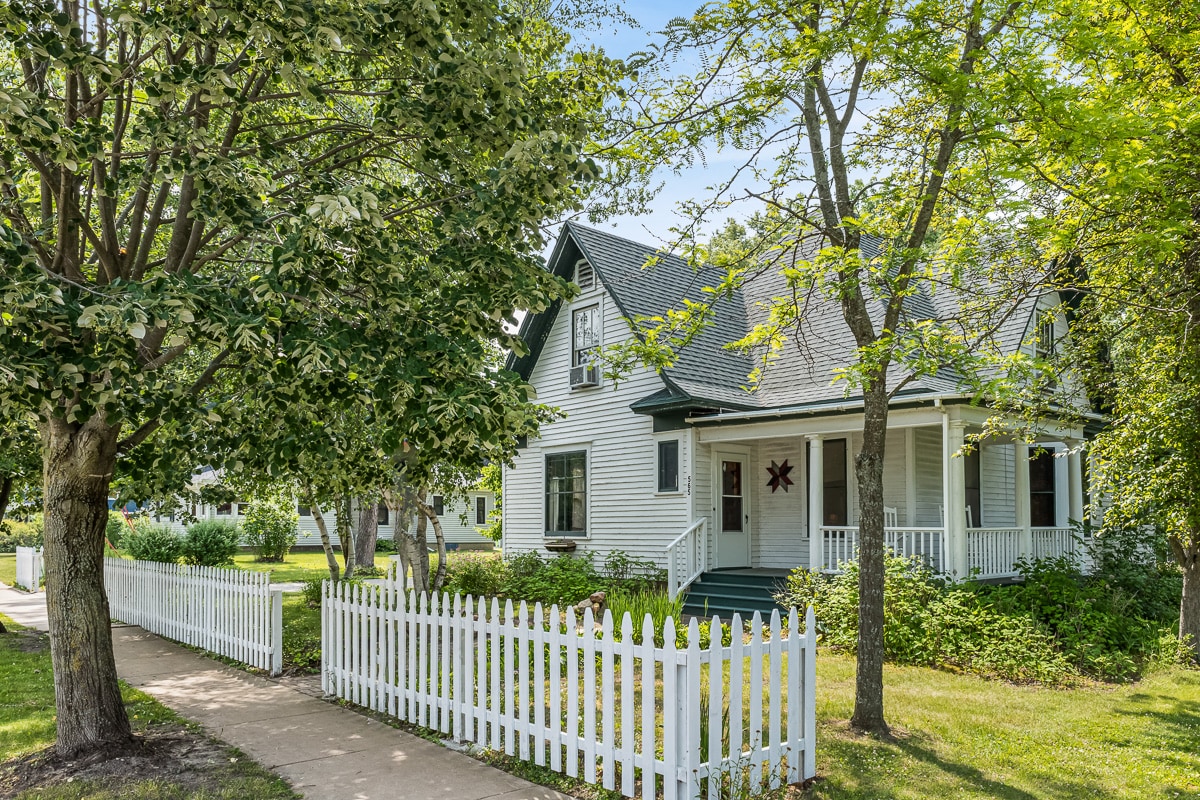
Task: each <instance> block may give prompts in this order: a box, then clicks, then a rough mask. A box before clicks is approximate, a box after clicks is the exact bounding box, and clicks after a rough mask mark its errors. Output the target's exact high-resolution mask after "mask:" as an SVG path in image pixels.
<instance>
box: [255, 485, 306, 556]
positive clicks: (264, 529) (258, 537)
mask: <svg viewBox="0 0 1200 800" xmlns="http://www.w3.org/2000/svg"><path fill="white" fill-rule="evenodd" d="M298 520H299V516H298V515H297V514H296V509H295V506H293V505H291V504H288V505H287V506H283V505H281V504H279V503H275V502H272V501H267V500H255V501H254V502H252V503H250V507H249V508H248V509H246V519H245V520H244V521H243V522H242V535H243V536H244V537H245V539H246V543H247V544H248V545H250V546H251V547H253V548H254V551H255V555H256V556H257V560H258V561H270V562H279V561H283V560H284V559H285V558H287V554H288V552H289V551H291V549H292V547H293V546H294V545H295V544H296V536H297V532H296V522H297V521H298Z"/></svg>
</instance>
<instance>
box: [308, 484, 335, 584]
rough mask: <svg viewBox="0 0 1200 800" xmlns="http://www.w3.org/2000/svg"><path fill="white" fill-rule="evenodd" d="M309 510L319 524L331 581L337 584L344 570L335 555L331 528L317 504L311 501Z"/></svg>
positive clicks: (318, 527)
mask: <svg viewBox="0 0 1200 800" xmlns="http://www.w3.org/2000/svg"><path fill="white" fill-rule="evenodd" d="M308 510H309V511H311V512H312V516H313V522H315V523H317V531H318V532H319V533H320V534H321V549H322V550H324V551H325V563H327V564H328V565H329V580H331V581H333V582H334V583H337V582H338V581H339V580H340V579H341V575H342V568H341V565H339V564H338V560H337V556H336V555H334V553H333V541H332V540H331V539H330V538H329V526H328V525H326V524H325V515H324V514H322V513H321V509H320V508H318V507H317V504H316V503H313V502H311V501H310V502H309V504H308Z"/></svg>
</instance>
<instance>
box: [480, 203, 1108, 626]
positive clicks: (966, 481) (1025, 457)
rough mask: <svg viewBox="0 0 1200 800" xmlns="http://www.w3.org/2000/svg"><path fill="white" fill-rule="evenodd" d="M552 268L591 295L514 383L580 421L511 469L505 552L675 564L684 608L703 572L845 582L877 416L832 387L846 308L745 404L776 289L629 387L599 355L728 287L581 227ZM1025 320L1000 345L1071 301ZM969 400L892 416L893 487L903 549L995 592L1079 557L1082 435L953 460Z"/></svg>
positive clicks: (549, 320) (891, 527) (895, 543)
mask: <svg viewBox="0 0 1200 800" xmlns="http://www.w3.org/2000/svg"><path fill="white" fill-rule="evenodd" d="M651 257H654V259H655V263H654V264H653V266H651V267H649V268H645V269H643V265H645V264H646V263H647V260H648V259H650V258H651ZM548 268H549V269H551V270H552V271H553V272H554V273H555V274H557V275H560V276H563V277H566V278H569V279H572V280H573V281H574V282H575V283H577V284H578V285H579V286H580V287H581V289H582V291H581V293H580V294H579V296H578V297H577V298H575V299H574V300H573V301H571V302H570V303H559V304H555V305H554V306H552V307H551V308H549V309H547V310H546V311H544V312H542V313H539V314H533V315H530V316H529V317H527V318H526V319H525V321H524V323H523V325H522V327H521V331H520V334H521V336H522V337H523V338H524V340H525V341H526V343H527V344H528V346H529V348H530V353H529V354H528V355H527V356H525V357H520V358H518V357H513V358H510V360H509V367H510V368H511V369H514V370H516V371H517V372H519V373H520V374H521V375H522V376H523V377H525V378H526V379H527V380H528V381H529V382H530V383H531V384H532V385H533V387H534V388H535V389H536V391H537V396H538V400H539V401H540V402H543V403H547V404H549V405H552V406H556V407H558V408H559V409H561V410H562V411H563V412H564V414H565V416H564V418H562V419H560V420H556V421H554V422H552V423H550V424H548V425H545V426H543V429H542V434H541V437H540V438H539V439H536V440H530V441H528V442H527V443H525V446H524V447H523V448H522V449H521V450H520V451H519V455H518V457H517V458H516V461H515V463H514V465H513V466H512V467H511V468H508V469H506V470H505V473H504V489H503V527H504V543H503V544H504V549H505V552H506V553H508V554H511V553H514V552H519V551H523V550H538V551H541V550H543V549H544V548H545V546H546V545H547V544H551V543H555V542H559V541H560V540H571V541H573V542H575V544H576V547H577V549H578V550H579V551H592V552H595V553H597V554H598V555H600V556H602V555H603V554H604V553H606V552H608V551H610V550H614V549H620V550H624V551H627V552H629V553H630V554H633V555H636V556H639V557H641V558H647V559H653V560H655V561H656V562H658V563H659V564H661V565H663V566H665V567H667V568H668V569H669V570H670V573H671V586H672V590H673V591H679V590H681V589H683V588H685V587H687V586H688V585H689V584H691V583H692V582H693V581H695V580H697V579H699V578H700V577H701V576H702V575H703V576H705V577H704V581H705V582H706V583H713V582H715V583H730V582H731V579H730V577H729V576H730V575H731V574H733V575H737V574H748V575H753V573H746V572H745V571H747V570H758V571H759V574H760V575H765V576H767V577H768V578H772V579H773V577H772V576H777V575H779V574H781V572H780V571H781V570H786V569H791V568H794V567H797V566H804V567H810V568H817V569H821V570H833V569H836V568H837V565H838V563H839V561H844V560H847V559H849V558H851V557H852V554H853V552H854V548H855V544H856V541H857V535H858V528H857V522H858V519H857V515H858V502H857V496H856V495H857V492H856V483H855V480H854V476H853V469H854V454H855V453H856V451H857V450H858V449H859V447H860V439H861V436H860V434H859V431H861V428H862V413H861V408H862V403H861V399H859V398H855V397H853V396H852V397H849V398H847V397H846V396H845V390H844V388H843V386H842V385H841V384H837V385H834V384H833V383H832V379H833V369H834V368H835V367H838V366H842V365H844V364H846V363H848V362H849V361H850V354H851V352H852V348H853V339H852V337H851V334H850V331H849V330H848V329H847V328H846V325H845V323H844V322H843V321H842V318H841V312H840V309H839V308H837V307H836V306H833V305H829V306H828V307H824V308H816V309H810V310H809V313H808V319H809V326H810V334H809V335H808V336H807V337H806V344H807V346H808V347H809V350H808V352H805V353H801V352H799V351H798V348H796V347H791V348H789V349H788V351H787V352H786V353H785V354H784V355H783V356H782V357H781V359H780V360H779V361H778V362H776V363H775V364H774V365H773V366H772V368H771V369H770V370H769V371H768V372H767V374H766V376H765V379H764V381H763V382H762V385H761V387H760V388H759V389H758V390H757V391H754V392H750V391H748V390H746V389H745V388H743V387H744V385H745V384H746V383H747V375H748V374H749V373H750V372H751V370H752V368H753V364H752V363H751V359H750V357H749V356H747V355H744V354H741V353H738V352H735V351H732V350H730V349H728V348H725V347H723V345H724V344H726V343H728V342H732V341H736V340H738V339H740V338H742V337H743V336H744V335H745V334H746V332H747V330H748V329H749V326H750V325H752V324H753V323H754V317H755V315H756V314H758V315H761V314H762V313H763V312H762V311H761V310H760V309H761V306H759V305H758V302H757V301H758V300H759V299H760V298H765V297H769V296H770V295H771V293H772V287H770V286H765V287H764V286H760V287H757V288H755V289H754V292H755V293H756V294H757V295H758V296H756V297H746V296H739V297H735V298H734V300H733V302H730V303H728V304H726V305H725V306H724V307H721V308H719V310H718V313H717V314H716V318H715V323H714V324H713V325H712V326H711V327H709V328H708V329H706V330H705V331H704V332H703V333H702V334H701V335H700V336H699V337H698V338H697V339H696V340H695V341H694V342H692V343H691V344H690V345H689V346H688V347H686V348H684V349H683V350H682V351H681V353H680V355H679V358H678V360H677V362H676V363H675V365H674V366H672V367H671V368H669V369H666V370H664V371H663V372H662V373H661V374H659V373H656V372H654V371H652V370H650V369H645V368H643V369H638V370H635V371H634V372H633V373H632V374H631V375H629V376H628V377H627V378H625V379H623V380H621V381H619V382H616V383H614V382H612V381H609V380H606V379H604V378H603V376H602V375H600V374H599V371H598V370H597V369H596V368H595V367H594V366H591V365H590V353H591V351H592V350H593V349H594V348H596V347H602V346H608V345H611V344H614V343H619V342H622V341H626V340H628V338H629V337H630V336H631V335H632V329H631V326H630V323H629V322H628V320H632V319H636V318H638V317H640V316H648V315H661V314H663V313H664V312H666V311H667V310H668V309H670V308H672V307H676V306H678V305H680V303H681V300H682V299H683V298H685V297H686V298H690V299H695V300H699V299H701V298H702V295H701V293H700V289H701V287H704V286H712V285H715V284H716V283H717V281H718V280H719V277H720V276H719V274H718V272H717V271H716V270H715V269H701V270H700V271H698V272H697V271H694V270H693V269H692V268H691V267H690V266H689V265H688V264H687V263H686V262H684V261H683V260H681V259H679V258H676V257H674V256H670V255H664V254H661V253H656V252H655V249H654V248H653V247H649V246H646V245H641V244H638V243H636V242H632V241H629V240H626V239H623V238H620V237H617V236H614V235H612V234H609V233H605V232H601V231H597V230H594V229H590V228H587V227H584V226H580V225H577V224H574V223H569V224H567V225H566V226H565V228H564V231H563V234H562V236H561V237H560V239H559V241H558V243H557V246H556V248H555V250H554V252H553V254H552V256H551V258H550V261H549V263H548ZM760 280H761V279H760ZM947 302H948V301H947V300H946V299H945V298H940V299H939V298H930V297H928V296H924V295H922V296H919V297H916V298H914V301H913V303H911V304H910V306H911V307H913V308H914V309H915V310H916V312H917V313H925V314H927V315H928V316H930V317H932V316H935V315H937V314H939V313H944V312H945V309H944V308H941V306H944V305H945V304H946V303H947ZM955 302H957V301H955ZM1027 305H1028V308H1026V309H1022V310H1021V312H1020V313H1018V314H1017V315H1015V316H1013V317H1011V318H1010V321H1009V322H1008V323H1007V324H1006V326H1005V328H1004V329H1003V330H1001V331H1000V332H999V338H1000V339H1001V344H1002V346H1005V347H1009V348H1017V347H1026V348H1031V347H1033V346H1034V345H1033V344H1031V342H1039V341H1043V340H1049V341H1050V342H1056V341H1060V340H1061V339H1062V338H1063V337H1065V336H1066V334H1067V326H1066V321H1065V319H1063V318H1062V317H1061V315H1059V316H1057V317H1055V316H1054V312H1053V311H1052V310H1051V309H1054V308H1057V307H1058V306H1059V302H1058V299H1057V298H1054V299H1053V300H1050V299H1044V300H1040V301H1037V300H1030V301H1029V302H1028V304H1027ZM1038 326H1040V328H1041V329H1040V331H1039V330H1037V327H1038ZM1038 333H1040V334H1041V339H1039V338H1038ZM969 400H970V397H969V396H968V395H966V394H964V393H963V392H962V391H961V390H960V389H959V387H958V385H957V382H956V381H955V380H954V379H953V378H952V377H943V376H941V375H938V376H934V377H930V378H925V379H922V380H919V381H916V382H914V383H912V384H911V385H909V386H907V387H906V388H905V390H904V391H903V392H901V393H900V394H899V395H898V396H897V397H896V399H895V400H894V402H893V406H892V409H891V411H890V415H889V419H890V421H889V432H888V438H887V444H886V464H885V474H884V503H885V506H886V512H885V517H886V520H885V522H886V528H887V540H888V543H889V544H890V545H891V546H892V547H893V548H894V549H895V550H897V551H899V552H902V553H905V554H919V555H922V556H923V557H925V558H926V559H927V561H928V562H929V563H930V564H931V565H932V566H933V567H935V568H936V569H938V570H941V571H944V572H947V573H950V574H953V575H957V576H959V577H962V576H967V575H970V574H974V575H976V576H978V577H980V578H1005V577H1010V576H1012V575H1014V574H1015V571H1014V566H1013V562H1014V561H1015V560H1016V559H1017V558H1019V557H1021V556H1023V555H1033V556H1041V555H1053V554H1058V553H1061V552H1063V551H1065V550H1072V549H1074V548H1075V546H1076V540H1075V538H1074V528H1073V523H1074V522H1078V521H1079V520H1081V519H1082V518H1083V513H1084V478H1085V476H1084V467H1083V463H1082V460H1081V457H1080V455H1079V450H1078V448H1077V446H1078V445H1079V444H1081V442H1082V441H1083V440H1084V436H1085V431H1084V430H1083V429H1082V428H1081V427H1078V426H1070V425H1067V424H1051V425H1048V426H1046V427H1045V428H1044V430H1043V431H1042V435H1041V436H1040V437H1039V441H1038V444H1037V445H1036V446H1035V447H1034V448H1031V447H1030V446H1029V445H1027V444H1024V443H1016V442H1014V441H1012V440H987V441H985V442H984V443H983V444H982V446H981V447H979V448H977V449H976V450H975V451H974V452H973V453H971V454H969V455H967V456H966V457H962V456H955V455H954V454H955V453H956V452H958V450H959V449H960V447H961V446H962V444H963V442H964V437H965V436H967V435H968V434H969V433H972V432H976V431H979V430H981V426H982V425H983V424H984V422H985V421H986V419H987V418H988V416H989V411H988V410H987V409H986V408H981V407H978V406H975V405H971V404H970V403H969V402H968V401H969ZM1039 450H1040V451H1042V452H1040V453H1037V451H1039ZM1031 453H1037V454H1036V455H1033V456H1032V457H1031ZM947 510H948V511H947ZM721 570H725V571H729V570H734V571H735V572H733V573H729V572H726V573H725V574H724V575H723V576H722V574H721V573H719V572H717V571H721ZM772 570H774V572H772ZM761 588H762V586H761V585H760V586H759V589H761ZM760 593H761V592H760ZM719 595H720V593H719V592H717V596H714V597H710V598H708V599H709V600H710V606H711V608H712V610H720V600H721V598H720V596H719ZM764 596H765V595H764Z"/></svg>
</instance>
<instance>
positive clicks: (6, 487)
mask: <svg viewBox="0 0 1200 800" xmlns="http://www.w3.org/2000/svg"><path fill="white" fill-rule="evenodd" d="M12 487H13V477H12V475H5V476H4V480H2V481H0V522H4V515H5V514H6V513H8V501H9V498H11V497H12Z"/></svg>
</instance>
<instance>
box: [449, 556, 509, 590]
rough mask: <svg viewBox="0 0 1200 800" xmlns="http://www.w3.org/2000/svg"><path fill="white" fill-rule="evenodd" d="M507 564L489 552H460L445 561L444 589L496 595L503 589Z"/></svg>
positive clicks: (506, 577)
mask: <svg viewBox="0 0 1200 800" xmlns="http://www.w3.org/2000/svg"><path fill="white" fill-rule="evenodd" d="M508 572H509V570H508V565H507V564H505V563H504V561H503V560H502V559H499V558H497V557H496V556H495V555H494V554H491V553H462V554H459V555H457V556H456V557H455V558H452V559H450V560H449V561H448V562H447V563H446V591H448V592H450V593H451V594H454V593H460V594H463V595H468V594H469V595H473V596H475V597H496V596H497V595H499V594H500V593H501V592H503V591H504V587H505V584H506V582H507V580H508Z"/></svg>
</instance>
